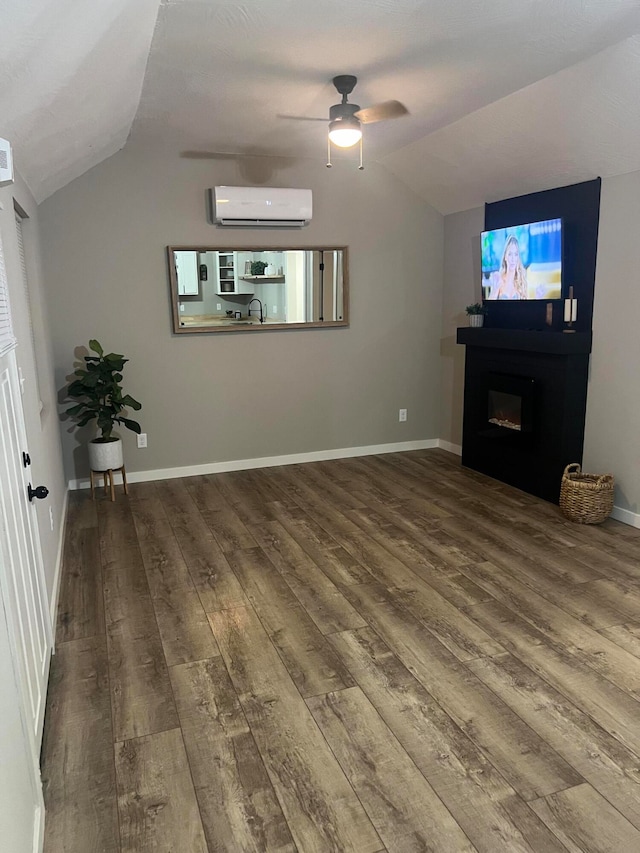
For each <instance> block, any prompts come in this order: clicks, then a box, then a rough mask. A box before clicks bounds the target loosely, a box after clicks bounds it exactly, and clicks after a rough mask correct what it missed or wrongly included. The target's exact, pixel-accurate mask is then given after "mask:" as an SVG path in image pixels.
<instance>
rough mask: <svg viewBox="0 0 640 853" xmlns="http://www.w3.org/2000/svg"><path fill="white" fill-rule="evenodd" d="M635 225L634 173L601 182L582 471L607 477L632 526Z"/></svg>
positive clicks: (638, 189) (636, 496) (638, 470)
mask: <svg viewBox="0 0 640 853" xmlns="http://www.w3.org/2000/svg"><path fill="white" fill-rule="evenodd" d="M639 226H640V172H633V173H631V174H628V175H618V176H616V177H614V178H604V179H603V181H602V198H601V203H600V230H599V234H598V261H597V267H596V292H595V303H594V312H593V353H592V356H591V369H590V382H589V396H588V398H587V424H586V433H585V446H584V467H585V469H587V470H589V471H597V472H611V473H613V474H614V476H615V478H616V497H615V503H616V506H618V507H620V508H622V509H624V510H629V511H631V512H633V513H636V519H635V520H636V523H640V518H639V517H638V516H637V514H638V513H640V394H639V393H638V391H639V387H640V382H639V380H638V365H639V364H640V334H639V332H638V318H639V317H640V277H639V271H640V240H639V239H638V228H639ZM578 310H580V306H578ZM628 520H631V519H628Z"/></svg>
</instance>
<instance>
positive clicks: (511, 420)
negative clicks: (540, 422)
mask: <svg viewBox="0 0 640 853" xmlns="http://www.w3.org/2000/svg"><path fill="white" fill-rule="evenodd" d="M489 423H490V424H496V426H501V427H504V428H505V429H513V430H517V431H518V432H521V431H522V397H520V396H519V395H517V394H506V393H505V392H504V391H494V390H491V389H489Z"/></svg>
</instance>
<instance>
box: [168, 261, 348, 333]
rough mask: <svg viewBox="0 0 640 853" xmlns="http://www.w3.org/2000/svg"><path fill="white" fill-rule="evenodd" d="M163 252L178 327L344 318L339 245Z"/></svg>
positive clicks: (321, 323) (311, 324)
mask: <svg viewBox="0 0 640 853" xmlns="http://www.w3.org/2000/svg"><path fill="white" fill-rule="evenodd" d="M167 253H168V262H169V279H170V282H171V307H172V312H173V331H174V332H176V333H177V334H182V333H190V334H191V333H194V332H232V331H243V330H244V331H257V330H260V329H262V330H265V329H295V328H304V329H307V328H316V329H317V328H324V327H327V326H331V327H332V326H347V325H349V318H348V311H349V306H348V269H347V249H346V247H344V246H341V247H335V246H330V247H327V248H320V247H317V246H314V247H307V248H304V249H270V248H255V249H254V248H251V249H246V248H243V249H233V248H230V247H225V248H218V247H216V248H198V247H196V248H194V247H192V246H169V247H168V248H167Z"/></svg>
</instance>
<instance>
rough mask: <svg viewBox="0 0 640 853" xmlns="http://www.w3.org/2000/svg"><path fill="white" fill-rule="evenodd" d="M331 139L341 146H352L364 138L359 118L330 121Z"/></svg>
mask: <svg viewBox="0 0 640 853" xmlns="http://www.w3.org/2000/svg"><path fill="white" fill-rule="evenodd" d="M329 139H330V140H331V141H332V142H333V144H334V145H337V146H338V147H339V148H351V146H352V145H355V144H356V143H358V142H360V140H361V139H362V130H361V128H360V122H359V121H358V119H357V118H343V119H336V120H335V121H332V122H330V123H329Z"/></svg>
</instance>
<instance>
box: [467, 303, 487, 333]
mask: <svg viewBox="0 0 640 853" xmlns="http://www.w3.org/2000/svg"><path fill="white" fill-rule="evenodd" d="M464 310H465V311H466V312H467V316H468V317H469V325H470V326H475V327H476V328H477V327H479V326H482V325H483V323H484V315H485V314H486V313H487V309H486V308H485V307H484V305H483V304H482V303H481V302H474V304H473V305H467V307H466V308H465V309H464Z"/></svg>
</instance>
